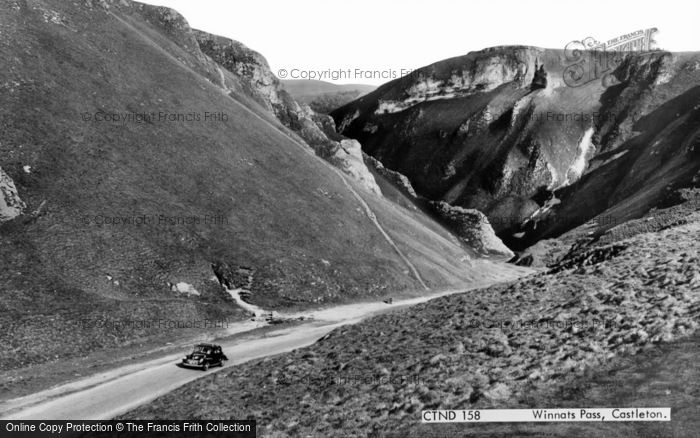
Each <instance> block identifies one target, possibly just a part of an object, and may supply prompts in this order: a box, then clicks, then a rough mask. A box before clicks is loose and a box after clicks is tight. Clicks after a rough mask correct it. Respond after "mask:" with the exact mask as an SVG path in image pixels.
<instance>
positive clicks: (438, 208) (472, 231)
mask: <svg viewBox="0 0 700 438" xmlns="http://www.w3.org/2000/svg"><path fill="white" fill-rule="evenodd" d="M430 207H431V208H432V210H433V211H434V212H435V214H436V215H437V216H438V217H439V218H440V219H441V220H442V221H443V222H444V223H445V224H446V225H447V226H448V227H450V228H451V229H452V230H453V231H454V232H455V233H456V234H457V236H458V237H460V238H461V239H462V240H464V241H465V242H466V243H467V244H468V245H469V246H471V247H472V248H474V249H475V250H476V251H477V252H480V253H483V254H487V255H491V256H502V257H505V258H508V259H510V258H511V257H513V255H514V254H513V252H512V251H511V250H510V249H508V247H507V246H505V245H504V244H503V242H502V241H501V239H499V238H498V237H497V236H496V233H495V232H494V231H493V228H491V224H489V221H488V219H487V218H486V216H485V215H484V214H483V213H481V212H480V211H478V210H473V209H464V208H460V207H453V206H451V205H449V204H448V203H446V202H431V203H430Z"/></svg>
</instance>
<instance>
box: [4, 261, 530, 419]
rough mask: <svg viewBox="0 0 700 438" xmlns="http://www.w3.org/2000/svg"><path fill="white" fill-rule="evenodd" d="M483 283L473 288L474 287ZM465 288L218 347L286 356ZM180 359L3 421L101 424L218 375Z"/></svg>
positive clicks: (69, 387) (62, 392) (48, 400)
mask: <svg viewBox="0 0 700 438" xmlns="http://www.w3.org/2000/svg"><path fill="white" fill-rule="evenodd" d="M482 263H484V267H483V269H489V270H493V271H494V272H497V274H495V275H494V279H493V281H492V283H495V282H499V281H507V280H512V279H515V278H517V277H520V276H523V275H526V274H528V273H530V272H532V271H531V270H529V269H527V268H521V267H516V266H512V265H503V264H497V263H490V262H482ZM483 286H486V284H484V283H482V284H475V285H474V288H477V287H483ZM466 290H467V289H460V290H449V291H442V292H439V293H434V294H431V295H425V296H421V297H417V298H410V299H404V300H397V301H394V304H393V305H388V304H385V303H383V302H381V301H379V302H368V303H355V304H347V305H341V306H337V307H332V308H328V309H323V310H318V311H307V312H302V313H298V314H290V315H282V316H288V317H290V318H297V317H299V316H306V317H309V318H311V319H310V320H309V322H307V323H304V324H301V325H297V326H294V327H287V328H284V329H280V330H277V331H272V332H268V333H266V334H261V335H259V336H257V337H256V336H255V335H254V334H252V333H250V334H249V336H247V337H245V338H242V339H241V338H239V339H237V340H233V341H229V342H220V343H221V344H222V346H223V348H224V351H225V352H226V354H227V355H228V357H229V359H231V360H229V361H228V362H227V364H226V366H225V367H230V366H235V365H236V364H240V363H243V362H247V361H250V360H253V359H258V358H261V357H266V356H272V355H276V354H280V353H285V352H288V351H291V350H294V349H297V348H301V347H305V346H308V345H311V344H313V343H314V342H316V341H317V340H318V339H319V338H321V337H323V336H324V335H326V334H327V333H329V332H330V331H331V330H333V329H335V328H336V327H340V326H342V325H347V324H354V323H357V322H359V321H360V320H362V319H364V318H366V317H368V316H371V315H375V314H378V313H381V312H386V311H389V310H393V309H396V308H399V307H407V306H411V305H415V304H418V303H422V302H425V301H428V300H430V299H434V298H437V297H440V296H444V295H450V294H454V293H459V292H466ZM254 326H255V324H249V323H245V322H243V323H241V328H240V330H238V331H244V330H246V329H250V328H253V327H254ZM181 358H182V354H177V355H172V354H171V355H168V356H164V357H162V358H159V359H154V360H150V361H147V362H135V363H133V364H130V365H126V366H121V367H119V368H115V369H113V370H110V371H108V372H103V373H99V374H96V375H93V376H88V377H85V378H83V379H80V380H77V381H74V382H71V383H67V384H64V385H61V386H58V387H55V388H51V389H48V390H45V391H41V392H38V393H35V394H31V395H28V396H25V397H21V398H17V399H14V400H9V401H7V402H5V403H2V404H0V416H1V417H2V418H3V419H13V420H21V419H37V420H39V419H41V420H50V419H56V420H62V419H84V420H91V419H94V420H103V419H109V418H113V417H114V416H116V415H119V414H122V413H124V412H127V411H129V410H131V409H133V408H135V407H136V406H139V405H141V404H143V403H147V402H149V401H151V400H153V399H155V398H156V397H159V396H161V395H163V394H166V393H168V392H170V391H172V390H174V389H176V388H178V387H180V386H182V385H184V384H186V383H188V382H191V381H193V380H196V379H198V378H200V377H202V376H204V375H206V374H208V373H214V372H218V371H220V370H221V369H222V368H214V369H211V370H209V371H207V372H203V371H200V370H194V369H184V368H179V367H177V366H176V365H175V364H176V363H177V362H178V361H179V359H181Z"/></svg>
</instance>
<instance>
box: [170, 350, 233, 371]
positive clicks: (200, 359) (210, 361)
mask: <svg viewBox="0 0 700 438" xmlns="http://www.w3.org/2000/svg"><path fill="white" fill-rule="evenodd" d="M227 360H228V357H226V355H225V354H224V352H223V351H222V350H221V345H215V344H197V345H195V346H194V349H193V350H192V353H190V354H188V355H187V356H185V357H184V358H183V359H182V362H180V364H179V365H180V366H183V367H188V368H201V369H202V370H204V371H206V370H208V369H209V367H214V366H221V367H222V366H224V362H225V361H227Z"/></svg>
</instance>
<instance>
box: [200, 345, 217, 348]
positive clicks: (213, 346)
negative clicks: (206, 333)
mask: <svg viewBox="0 0 700 438" xmlns="http://www.w3.org/2000/svg"><path fill="white" fill-rule="evenodd" d="M197 347H212V348H217V347H220V345H216V344H197Z"/></svg>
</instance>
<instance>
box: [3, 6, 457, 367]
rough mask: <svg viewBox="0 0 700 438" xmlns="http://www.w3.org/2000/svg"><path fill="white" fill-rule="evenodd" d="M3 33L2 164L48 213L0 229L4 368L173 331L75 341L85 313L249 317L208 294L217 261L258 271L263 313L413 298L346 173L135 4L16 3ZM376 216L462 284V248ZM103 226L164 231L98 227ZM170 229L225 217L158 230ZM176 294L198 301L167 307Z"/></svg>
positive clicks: (412, 224)
mask: <svg viewBox="0 0 700 438" xmlns="http://www.w3.org/2000/svg"><path fill="white" fill-rule="evenodd" d="M15 5H17V7H15ZM54 21H55V22H54ZM0 26H1V27H0V30H2V33H1V34H0V57H1V58H2V59H3V60H6V68H4V69H3V70H2V71H1V72H0V87H2V94H1V99H2V100H1V101H0V134H1V140H0V166H2V168H3V169H5V170H6V171H7V172H8V174H10V176H11V177H12V178H13V179H14V180H15V182H16V184H17V186H18V190H19V193H20V196H22V198H23V199H24V200H25V201H26V202H27V203H28V205H29V209H30V210H31V209H35V208H37V207H38V206H39V204H40V203H41V202H42V201H44V200H46V206H45V208H44V210H43V211H44V213H45V214H43V215H42V216H40V217H39V218H38V220H37V221H35V222H30V223H27V224H25V223H24V222H23V221H22V220H17V221H14V222H12V223H7V224H5V225H3V226H2V227H1V228H0V260H2V269H1V270H0V289H1V290H2V292H3V293H2V295H1V296H0V307H1V308H2V312H1V314H2V316H0V318H2V324H3V326H4V327H11V328H10V330H4V331H3V332H2V334H0V337H1V338H2V344H3V345H6V346H9V348H5V349H3V353H2V356H3V357H5V356H8V355H9V356H14V355H17V354H20V355H21V356H22V358H23V359H22V363H24V364H26V363H33V362H40V361H45V360H49V359H54V356H55V355H57V354H59V355H62V354H68V355H75V354H81V353H82V352H86V351H89V350H92V349H95V348H105V347H109V346H112V345H116V344H123V343H125V342H140V341H143V340H144V339H147V338H152V337H154V336H156V335H157V336H161V335H163V333H162V330H160V331H158V332H157V333H154V332H153V331H149V330H135V329H130V328H122V329H105V330H101V331H99V330H95V328H94V326H92V327H89V328H83V327H76V323H75V321H76V319H81V318H86V317H87V318H92V319H95V318H97V319H102V318H108V319H117V320H119V319H123V318H132V319H152V318H155V319H157V318H164V317H165V318H170V319H177V320H196V319H199V320H201V319H203V318H215V319H221V318H233V319H236V318H241V317H243V315H242V314H241V313H240V312H239V310H238V309H237V308H235V307H234V306H232V305H231V304H230V303H229V301H228V300H227V297H225V296H223V295H222V293H221V290H220V288H219V287H218V285H217V284H216V283H215V282H213V281H211V277H212V271H211V268H210V264H211V263H212V262H214V261H219V260H221V261H225V262H228V263H231V264H234V265H235V264H240V265H247V266H252V267H254V268H255V269H256V270H257V271H256V277H255V283H254V287H253V292H254V297H253V299H254V300H256V301H257V302H258V303H260V304H264V305H266V306H270V307H272V306H275V307H282V306H285V305H287V306H288V305H291V304H294V305H308V304H310V303H317V302H319V301H321V302H332V301H340V300H347V299H355V298H359V297H361V296H366V295H368V294H370V295H371V294H379V293H382V292H383V291H387V290H391V291H393V292H396V291H401V290H414V289H418V288H419V286H418V284H417V283H416V281H415V279H414V278H413V277H412V276H411V275H407V274H406V273H405V270H406V266H405V264H404V263H403V261H402V260H401V259H400V258H399V257H398V256H397V254H396V253H395V251H394V250H393V249H392V248H391V247H390V246H389V245H388V244H387V243H386V242H385V241H384V239H383V238H382V237H381V235H380V234H379V233H378V231H377V230H376V229H375V228H374V227H373V225H372V223H371V222H370V221H369V220H368V218H367V216H366V215H365V213H364V212H363V211H362V209H361V208H360V206H359V204H358V202H357V200H356V199H354V197H353V196H352V195H351V194H350V193H349V191H348V190H347V188H346V187H345V186H344V184H343V182H342V181H341V179H340V178H339V177H338V176H337V175H336V173H335V172H334V171H333V170H332V169H330V168H329V167H328V165H327V164H326V163H324V162H323V161H321V160H320V159H317V158H315V157H313V156H310V155H309V154H308V153H306V152H305V151H304V150H303V149H302V148H300V147H299V146H298V145H295V144H294V142H292V141H291V140H290V138H289V137H287V136H286V135H284V134H283V133H282V132H280V130H282V131H284V129H283V128H281V126H279V125H278V124H277V123H276V122H275V121H274V119H273V117H272V116H271V115H267V114H265V113H264V111H262V109H260V108H259V107H255V106H254V104H252V103H250V102H249V99H247V98H246V96H243V95H238V94H235V93H233V94H232V96H231V97H233V99H232V98H231V97H229V96H228V95H227V94H225V93H224V92H223V91H222V90H221V89H220V88H219V87H218V86H216V85H214V84H212V81H213V82H216V83H217V84H218V81H219V78H218V71H217V70H216V68H215V66H212V65H210V64H207V63H206V62H205V61H202V59H201V58H200V57H199V56H198V55H197V53H196V51H195V50H193V49H192V47H187V48H185V47H183V43H182V42H181V41H178V43H179V44H176V43H175V42H174V41H173V40H172V39H171V38H170V37H169V36H168V35H166V33H164V32H163V31H162V29H159V28H156V27H154V26H152V25H150V24H149V23H147V22H146V21H145V20H144V19H143V14H142V12H140V11H139V10H138V9H137V6H135V5H134V6H128V7H122V6H116V5H114V6H112V8H111V9H110V11H109V12H107V11H104V10H102V9H98V8H95V9H93V10H90V9H87V8H85V7H83V6H76V5H73V4H72V3H68V2H66V3H56V2H49V1H40V0H28V1H26V2H24V1H18V2H12V5H11V7H10V8H9V9H8V12H7V13H4V14H2V17H1V18H0ZM237 102H243V106H242V105H240V104H239V103H237ZM244 106H247V107H249V108H250V109H251V111H252V112H251V111H249V110H247V109H246V108H244ZM100 110H101V111H105V112H120V113H126V112H151V111H153V112H156V113H158V112H159V111H163V112H168V113H200V114H201V115H202V116H203V115H204V113H205V112H207V111H208V112H224V113H226V115H227V120H226V121H222V122H205V121H204V120H202V121H199V122H196V121H195V122H159V121H157V120H156V121H154V122H153V123H125V124H120V123H107V122H96V121H94V120H91V121H88V122H85V121H83V120H82V118H81V116H82V114H83V113H88V114H94V113H95V112H96V111H100ZM256 114H257V115H256ZM91 117H92V116H91ZM261 117H262V119H265V120H261ZM273 125H276V128H273ZM25 165H30V166H31V173H29V174H27V173H24V172H23V171H22V167H23V166H25ZM371 204H372V206H373V208H375V209H376V210H377V214H378V215H379V216H380V217H381V219H382V220H385V219H386V220H389V218H390V217H391V221H392V223H391V225H387V227H392V228H393V227H394V226H395V227H397V228H396V229H393V230H392V235H393V236H394V238H395V239H397V240H403V242H400V243H401V245H402V246H404V247H405V248H406V251H412V256H413V257H414V258H415V264H416V265H417V267H418V269H419V271H425V272H422V273H423V275H424V276H425V277H426V280H427V281H428V282H429V283H430V284H431V285H432V286H435V287H447V286H450V285H452V284H454V283H461V282H463V281H468V280H469V276H468V275H465V273H466V272H467V270H468V265H467V264H464V263H460V262H459V259H460V258H461V257H463V256H464V255H465V254H466V253H465V252H464V251H463V250H462V249H461V248H460V247H459V246H458V245H454V244H452V243H451V242H449V241H448V240H444V242H442V243H440V242H439V243H438V244H433V242H432V241H433V235H432V234H431V233H430V232H429V231H426V230H425V228H424V227H425V224H419V223H417V222H416V221H415V220H414V219H411V218H410V217H408V216H406V215H405V214H404V212H403V210H400V209H395V208H394V207H393V206H391V205H389V204H388V203H387V202H386V201H383V200H381V199H373V200H372V201H371ZM103 215H104V216H123V217H131V216H139V215H147V216H149V217H155V219H154V222H155V223H151V224H147V225H134V224H127V225H118V226H115V225H111V226H100V225H97V224H96V223H95V217H96V216H103ZM160 215H165V216H168V217H177V218H183V217H196V218H199V219H200V221H202V220H203V219H204V217H205V216H218V217H220V218H221V219H220V222H218V223H215V224H203V223H202V224H199V225H184V224H178V225H158V224H157V221H158V219H157V217H158V216H160ZM411 248H414V249H411ZM323 260H327V261H329V262H330V266H327V265H326V264H325V263H324V262H323ZM435 266H440V269H439V270H438V269H435V268H434V267H435ZM443 275H449V277H447V278H443ZM107 276H110V278H111V280H108V277H107ZM115 281H116V282H118V284H117V283H115ZM168 281H170V282H173V283H177V282H180V281H183V282H187V283H190V284H192V285H193V286H194V287H195V288H196V289H197V290H198V291H199V292H200V293H201V296H199V297H195V298H186V297H183V296H179V295H175V294H174V293H172V292H171V291H170V290H169V289H168V287H167V284H166V283H167V282H168ZM3 363H5V364H7V363H8V362H6V361H4V362H3ZM22 363H20V364H15V365H12V366H16V365H22Z"/></svg>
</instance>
